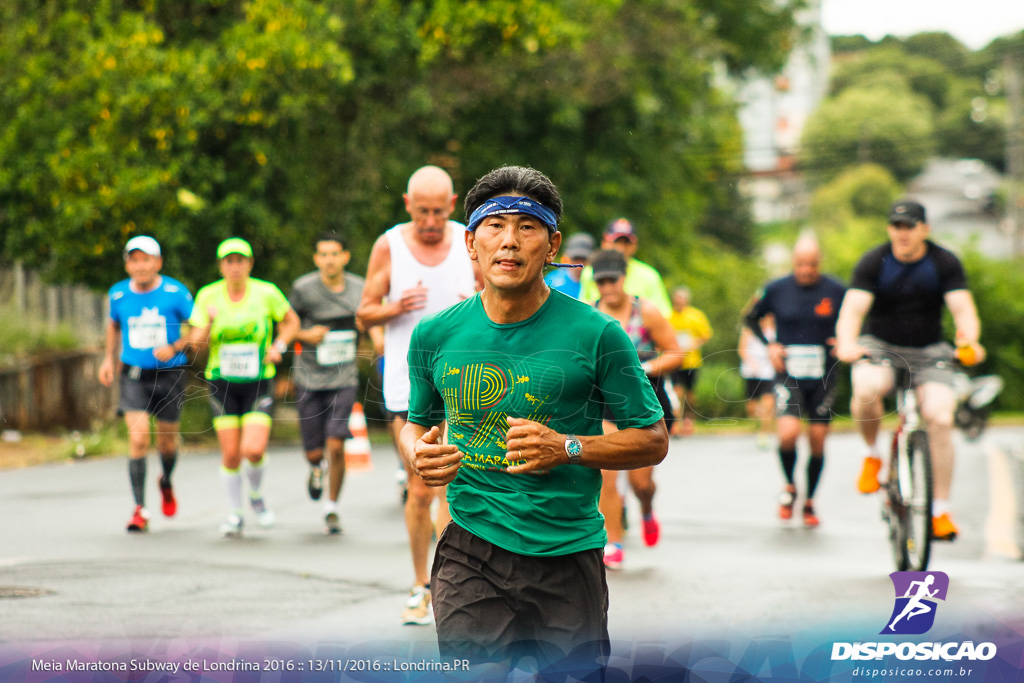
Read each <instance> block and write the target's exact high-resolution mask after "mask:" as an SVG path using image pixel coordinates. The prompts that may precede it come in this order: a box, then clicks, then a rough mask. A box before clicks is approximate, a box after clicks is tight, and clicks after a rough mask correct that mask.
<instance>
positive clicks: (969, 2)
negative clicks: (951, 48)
mask: <svg viewBox="0 0 1024 683" xmlns="http://www.w3.org/2000/svg"><path fill="white" fill-rule="evenodd" d="M822 23H824V25H825V32H826V33H828V34H829V35H853V34H857V33H860V34H863V35H865V36H867V37H868V38H870V39H871V40H878V39H879V38H882V37H883V36H885V35H886V34H892V35H895V36H900V37H906V36H910V35H913V34H915V33H920V32H922V31H946V32H947V33H950V34H952V35H953V36H955V37H956V38H957V39H958V40H959V41H960V42H962V43H963V44H965V45H966V46H967V47H969V48H970V49H972V50H977V49H978V48H982V47H984V46H985V45H987V44H988V43H989V41H991V40H992V39H993V38H997V37H999V36H1005V35H1007V34H1011V33H1017V32H1019V31H1021V30H1024V0H823V4H822Z"/></svg>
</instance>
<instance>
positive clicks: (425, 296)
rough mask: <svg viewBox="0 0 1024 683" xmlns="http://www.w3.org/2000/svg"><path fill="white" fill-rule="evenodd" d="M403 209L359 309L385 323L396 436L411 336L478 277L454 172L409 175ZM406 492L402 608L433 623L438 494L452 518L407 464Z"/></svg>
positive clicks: (381, 243)
mask: <svg viewBox="0 0 1024 683" xmlns="http://www.w3.org/2000/svg"><path fill="white" fill-rule="evenodd" d="M403 197H404V199H405V208H406V211H408V212H409V215H410V217H411V218H412V220H411V221H410V222H408V223H400V224H398V225H396V226H394V227H393V228H391V229H390V230H388V231H387V232H385V233H384V234H383V235H381V236H380V237H379V238H377V241H376V243H375V244H374V245H373V251H372V252H370V263H369V266H368V268H367V272H366V286H365V288H364V289H363V298H362V301H361V302H360V305H359V311H358V313H357V318H358V320H359V321H360V322H361V323H362V324H363V325H366V326H367V328H366V329H369V327H372V326H374V325H383V326H384V404H385V406H386V407H387V409H388V410H389V411H390V412H392V413H393V414H395V419H394V421H393V422H392V429H393V430H394V432H395V434H396V435H397V434H398V433H399V432H401V430H402V427H404V426H405V418H406V416H407V415H408V409H409V366H408V360H407V356H408V352H409V339H410V337H411V336H412V330H413V328H414V327H415V326H416V323H418V322H419V321H420V319H422V318H423V317H424V316H427V315H430V314H432V313H436V312H438V311H440V310H443V309H445V308H447V307H448V306H451V305H453V304H456V303H458V302H459V301H462V300H463V299H465V298H467V297H469V296H471V295H472V294H473V293H474V292H475V291H476V290H477V289H478V288H479V286H478V283H479V281H480V277H479V275H478V274H477V272H476V270H475V267H474V265H473V263H472V261H470V259H469V254H468V252H467V251H466V242H465V232H466V228H465V226H464V225H462V224H461V223H457V222H455V221H449V220H448V216H450V215H451V213H452V211H454V210H455V201H456V195H455V192H454V189H453V187H452V179H451V177H449V175H448V174H447V173H446V172H445V171H444V170H442V169H440V168H438V167H436V166H424V167H423V168H421V169H419V170H418V171H416V172H415V173H413V174H412V177H410V178H409V186H408V189H407V192H406V194H405V195H403ZM406 476H407V477H408V481H409V495H408V498H407V500H406V504H405V525H406V528H407V529H408V531H409V547H410V550H411V551H412V564H413V572H414V573H415V584H414V585H413V589H412V592H411V595H410V598H409V601H408V603H407V604H406V608H405V611H404V612H403V614H402V621H403V623H406V624H424V625H425V624H429V623H430V622H431V620H432V617H433V613H432V611H431V608H430V587H429V581H430V572H429V568H428V563H427V559H428V555H429V553H430V537H431V534H432V532H433V529H434V524H433V520H431V518H430V505H431V503H432V502H433V499H434V497H435V496H438V497H439V498H440V503H441V505H440V506H439V509H438V520H437V527H438V530H439V532H440V529H441V528H443V527H444V525H445V524H447V523H448V521H449V519H450V518H449V517H448V508H447V504H446V503H445V493H446V488H444V487H442V488H431V487H428V486H427V485H426V484H424V483H423V480H422V479H420V477H419V476H418V475H416V474H415V473H414V472H412V471H410V470H409V467H408V466H406Z"/></svg>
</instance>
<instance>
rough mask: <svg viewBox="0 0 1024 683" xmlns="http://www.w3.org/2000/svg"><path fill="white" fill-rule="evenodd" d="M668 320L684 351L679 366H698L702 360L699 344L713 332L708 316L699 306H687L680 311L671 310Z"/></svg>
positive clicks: (687, 368) (709, 337)
mask: <svg viewBox="0 0 1024 683" xmlns="http://www.w3.org/2000/svg"><path fill="white" fill-rule="evenodd" d="M668 321H669V323H670V324H671V325H672V328H673V329H674V330H675V331H676V340H677V341H678V342H679V348H681V349H683V350H684V351H686V353H684V354H683V363H682V365H681V366H680V367H682V369H683V370H692V369H693V368H699V367H700V364H701V360H702V359H701V355H700V346H699V344H703V343H704V342H706V341H707V340H708V339H711V336H712V335H713V334H714V332H713V331H712V329H711V323H709V322H708V317H707V316H706V315H704V312H703V311H701V310H700V309H699V308H694V307H693V306H687V307H686V308H684V309H683V310H681V311H675V310H674V311H672V314H671V315H669V317H668ZM695 345H698V346H695Z"/></svg>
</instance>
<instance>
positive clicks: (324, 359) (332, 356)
mask: <svg viewBox="0 0 1024 683" xmlns="http://www.w3.org/2000/svg"><path fill="white" fill-rule="evenodd" d="M355 358H356V332H355V330H334V331H332V332H328V333H327V334H326V335H324V340H323V341H322V342H320V345H319V346H317V347H316V362H317V363H319V364H320V365H341V364H342V363H351V362H352V361H353V360H355Z"/></svg>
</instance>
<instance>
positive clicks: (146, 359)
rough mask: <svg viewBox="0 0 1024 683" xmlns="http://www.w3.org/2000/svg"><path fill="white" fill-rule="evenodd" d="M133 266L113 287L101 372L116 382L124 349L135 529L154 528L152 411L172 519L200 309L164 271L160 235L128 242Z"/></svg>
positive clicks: (123, 408) (131, 526)
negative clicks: (191, 325)
mask: <svg viewBox="0 0 1024 683" xmlns="http://www.w3.org/2000/svg"><path fill="white" fill-rule="evenodd" d="M124 264H125V270H126V271H128V275H129V276H130V277H129V278H128V279H126V280H122V281H121V282H118V283H117V284H116V285H114V286H113V287H111V288H110V293H109V294H110V321H109V322H108V324H107V336H106V356H105V358H104V359H103V363H102V364H101V365H100V369H99V380H100V382H101V383H102V384H103V385H104V386H108V387H109V386H110V385H111V384H113V382H114V367H115V365H116V361H115V354H116V353H117V350H118V346H120V349H121V355H120V358H121V383H120V390H121V391H120V393H121V399H120V403H119V407H118V412H120V413H122V414H123V415H124V418H125V423H126V424H127V426H128V442H129V447H128V448H129V451H128V455H129V460H128V475H129V479H130V481H131V486H132V495H133V496H134V498H135V511H134V513H133V514H132V518H131V520H130V521H129V522H128V531H146V530H147V529H148V528H149V512H148V511H147V510H146V495H145V489H146V486H145V485H146V452H147V451H148V450H149V443H150V428H149V416H150V415H152V416H154V417H155V418H156V446H157V450H158V451H159V452H160V462H161V464H162V466H163V476H161V477H160V494H161V498H162V504H161V507H162V509H163V513H164V515H166V516H167V517H171V516H173V515H174V514H175V512H177V510H178V502H177V500H176V499H175V497H174V489H173V488H172V487H171V473H172V472H173V471H174V465H175V463H176V462H177V458H178V420H179V419H180V416H181V404H182V399H183V398H184V395H185V386H186V384H187V379H186V377H185V370H184V366H185V365H186V364H187V363H188V358H187V357H186V356H185V347H186V346H187V345H188V335H187V333H186V331H185V330H183V329H182V326H183V325H184V326H185V327H186V328H187V321H188V318H189V316H190V315H191V314H192V295H191V294H190V293H189V291H188V289H187V288H186V287H185V285H183V284H181V283H180V282H178V281H177V280H174V279H172V278H169V277H167V276H165V275H161V274H160V268H161V267H162V266H163V257H162V255H161V252H160V245H159V244H158V243H157V241H156V240H155V239H153V238H152V237H148V236H146V235H139V236H138V237H133V238H132V239H130V240H128V243H127V244H126V245H125V247H124Z"/></svg>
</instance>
